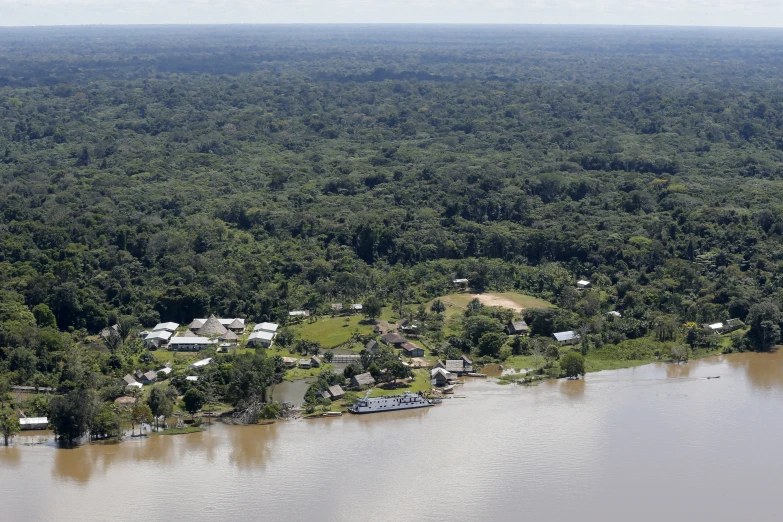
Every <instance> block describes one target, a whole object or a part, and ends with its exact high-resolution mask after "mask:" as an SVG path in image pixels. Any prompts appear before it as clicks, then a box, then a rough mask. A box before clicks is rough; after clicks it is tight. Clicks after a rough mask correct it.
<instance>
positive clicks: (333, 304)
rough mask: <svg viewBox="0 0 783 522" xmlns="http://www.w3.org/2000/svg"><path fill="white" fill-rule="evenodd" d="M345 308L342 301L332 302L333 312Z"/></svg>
mask: <svg viewBox="0 0 783 522" xmlns="http://www.w3.org/2000/svg"><path fill="white" fill-rule="evenodd" d="M342 310H343V304H342V303H332V311H333V312H342Z"/></svg>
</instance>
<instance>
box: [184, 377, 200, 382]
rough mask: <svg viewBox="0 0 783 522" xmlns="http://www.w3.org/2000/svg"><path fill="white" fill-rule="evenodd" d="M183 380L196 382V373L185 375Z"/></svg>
mask: <svg viewBox="0 0 783 522" xmlns="http://www.w3.org/2000/svg"><path fill="white" fill-rule="evenodd" d="M185 380H186V381H190V382H196V381H197V380H198V375H188V376H187V377H185Z"/></svg>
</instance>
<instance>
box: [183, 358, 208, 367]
mask: <svg viewBox="0 0 783 522" xmlns="http://www.w3.org/2000/svg"><path fill="white" fill-rule="evenodd" d="M211 362H212V357H208V358H206V359H201V360H200V361H196V362H194V363H193V364H191V365H190V366H188V368H190V369H191V370H195V369H196V368H203V367H204V366H206V365H208V364H210V363H211Z"/></svg>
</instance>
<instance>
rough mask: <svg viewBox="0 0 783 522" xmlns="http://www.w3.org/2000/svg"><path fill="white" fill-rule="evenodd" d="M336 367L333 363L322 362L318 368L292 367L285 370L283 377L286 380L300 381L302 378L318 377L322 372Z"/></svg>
mask: <svg viewBox="0 0 783 522" xmlns="http://www.w3.org/2000/svg"><path fill="white" fill-rule="evenodd" d="M333 369H334V365H332V364H322V365H321V366H319V367H318V368H310V369H309V370H308V369H305V368H291V369H289V370H286V371H285V375H284V376H283V379H285V380H286V381H298V380H300V379H309V378H311V377H318V376H319V375H321V373H322V372H325V371H330V370H333Z"/></svg>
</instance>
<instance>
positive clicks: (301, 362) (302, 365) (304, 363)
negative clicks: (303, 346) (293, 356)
mask: <svg viewBox="0 0 783 522" xmlns="http://www.w3.org/2000/svg"><path fill="white" fill-rule="evenodd" d="M312 366H313V365H312V363H311V362H310V359H299V367H300V368H304V369H305V370H309V369H310V368H312Z"/></svg>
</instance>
